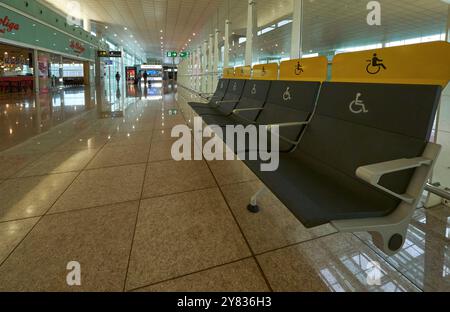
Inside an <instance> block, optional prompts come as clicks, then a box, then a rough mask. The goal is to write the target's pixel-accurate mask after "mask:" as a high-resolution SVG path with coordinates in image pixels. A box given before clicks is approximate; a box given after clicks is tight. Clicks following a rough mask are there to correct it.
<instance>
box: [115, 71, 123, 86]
mask: <svg viewBox="0 0 450 312" xmlns="http://www.w3.org/2000/svg"><path fill="white" fill-rule="evenodd" d="M120 78H122V77H121V76H120V74H119V72H117V74H116V81H117V84H119V83H120Z"/></svg>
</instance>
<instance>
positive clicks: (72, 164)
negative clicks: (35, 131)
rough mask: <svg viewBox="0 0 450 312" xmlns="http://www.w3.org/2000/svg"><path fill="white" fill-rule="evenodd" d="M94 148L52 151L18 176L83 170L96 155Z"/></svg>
mask: <svg viewBox="0 0 450 312" xmlns="http://www.w3.org/2000/svg"><path fill="white" fill-rule="evenodd" d="M95 154H96V151H94V150H78V151H65V152H52V153H49V154H47V155H45V156H43V157H41V158H40V159H39V160H37V161H35V162H34V163H32V164H31V165H29V166H27V167H26V168H24V169H23V170H21V171H20V172H18V173H17V175H16V176H18V177H29V176H37V175H45V174H52V173H63V172H71V171H81V170H82V169H84V168H85V167H86V165H87V164H88V163H89V161H90V160H91V159H92V158H93V157H94V156H95Z"/></svg>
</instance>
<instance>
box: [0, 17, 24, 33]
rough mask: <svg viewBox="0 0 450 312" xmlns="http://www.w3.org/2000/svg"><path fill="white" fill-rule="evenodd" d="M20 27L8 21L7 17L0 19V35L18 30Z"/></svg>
mask: <svg viewBox="0 0 450 312" xmlns="http://www.w3.org/2000/svg"><path fill="white" fill-rule="evenodd" d="M19 28H20V25H19V24H16V23H13V22H11V21H10V20H9V18H8V16H5V17H4V18H0V33H2V34H4V33H5V32H11V31H13V30H19Z"/></svg>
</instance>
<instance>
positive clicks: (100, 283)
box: [0, 90, 450, 291]
mask: <svg viewBox="0 0 450 312" xmlns="http://www.w3.org/2000/svg"><path fill="white" fill-rule="evenodd" d="M193 99H194V100H195V98H194V95H193V94H190V93H189V92H187V91H185V90H179V92H178V93H167V94H164V95H163V100H156V99H145V97H143V98H133V99H132V104H131V105H130V106H129V107H128V108H127V109H126V110H125V111H124V117H123V118H115V119H111V118H108V119H98V116H97V113H96V112H95V111H90V112H87V113H85V114H82V115H80V116H78V117H75V118H73V119H71V120H70V121H68V122H66V123H64V124H62V125H60V126H58V127H55V128H53V129H51V130H49V131H48V132H47V133H45V134H43V135H40V136H38V137H35V138H32V139H30V140H28V141H26V142H25V143H24V144H21V145H18V146H17V147H15V148H11V149H8V150H6V151H3V152H2V153H0V157H1V159H2V160H4V161H2V162H1V163H0V169H1V170H0V239H1V243H0V289H1V290H4V291H5V290H18V291H24V290H30V291H74V290H78V291H107V290H110V291H158V290H162V291H164V290H171V291H197V290H198V291H213V290H216V291H314V290H317V291H364V290H369V291H431V290H441V291H443V290H447V291H448V290H449V283H448V276H449V271H448V270H449V269H448V268H449V266H450V265H449V254H448V252H449V251H448V239H449V237H448V232H449V230H448V223H447V218H448V216H449V215H450V211H449V209H448V208H444V207H437V208H435V209H431V210H424V209H419V210H417V211H416V213H415V215H414V219H413V222H412V225H411V226H410V228H409V231H408V235H407V239H406V240H407V241H406V243H405V246H404V247H403V249H402V250H401V251H400V252H399V253H398V254H397V255H396V256H394V257H389V258H388V257H387V256H385V255H382V254H381V253H380V252H379V251H378V249H377V248H375V247H374V246H373V245H372V243H371V242H370V239H369V238H368V237H367V236H366V234H358V233H357V234H356V235H355V234H342V233H336V232H335V230H334V229H333V228H332V227H330V226H329V225H324V226H321V227H318V228H314V229H310V230H308V229H306V228H305V227H304V226H303V225H302V224H301V223H300V221H298V220H297V219H296V218H295V217H294V216H293V215H292V213H291V212H290V211H289V210H288V209H287V208H286V207H285V206H284V205H283V204H282V203H281V202H280V201H279V200H277V199H276V197H275V196H274V195H272V194H271V193H270V192H268V193H266V194H264V195H263V196H262V197H261V198H260V203H261V205H264V206H265V207H270V209H264V210H263V211H261V213H260V214H257V215H254V214H250V213H249V212H248V211H247V210H246V206H247V204H248V199H249V197H250V196H252V195H253V194H254V193H255V192H256V190H258V189H259V188H260V186H261V182H260V181H258V179H257V178H256V176H255V175H254V174H253V173H252V172H251V171H250V170H249V169H247V167H246V166H245V165H244V164H243V163H242V162H240V161H238V160H236V161H231V162H230V161H211V162H207V161H181V162H175V161H173V160H171V155H170V149H171V146H172V143H173V142H174V139H173V138H171V136H170V132H171V129H172V127H173V126H175V125H178V124H184V123H186V122H187V121H186V120H185V119H184V117H183V114H182V112H181V108H183V107H185V106H186V104H187V101H192V100H193ZM169 112H170V114H169ZM70 261H78V262H80V264H81V270H82V278H83V280H82V286H81V287H78V288H70V287H68V286H67V284H66V274H67V270H66V266H67V263H68V262H70ZM375 264H379V265H380V269H381V270H380V273H381V275H380V277H381V279H380V281H381V283H380V285H372V286H368V285H367V281H366V279H367V273H368V271H370V270H371V269H373V265H375Z"/></svg>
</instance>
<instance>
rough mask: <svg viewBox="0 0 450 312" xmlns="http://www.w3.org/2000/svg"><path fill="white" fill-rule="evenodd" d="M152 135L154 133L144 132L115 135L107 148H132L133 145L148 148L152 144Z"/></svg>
mask: <svg viewBox="0 0 450 312" xmlns="http://www.w3.org/2000/svg"><path fill="white" fill-rule="evenodd" d="M152 133H153V131H143V132H133V133H130V134H123V133H120V134H117V135H114V136H113V137H112V138H111V140H110V141H109V143H108V144H107V147H111V146H131V145H139V146H143V147H144V146H146V147H148V146H149V145H150V142H151V140H152Z"/></svg>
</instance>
